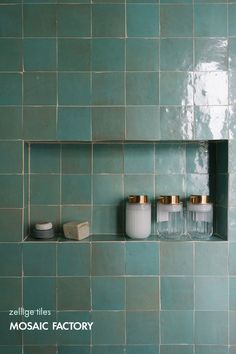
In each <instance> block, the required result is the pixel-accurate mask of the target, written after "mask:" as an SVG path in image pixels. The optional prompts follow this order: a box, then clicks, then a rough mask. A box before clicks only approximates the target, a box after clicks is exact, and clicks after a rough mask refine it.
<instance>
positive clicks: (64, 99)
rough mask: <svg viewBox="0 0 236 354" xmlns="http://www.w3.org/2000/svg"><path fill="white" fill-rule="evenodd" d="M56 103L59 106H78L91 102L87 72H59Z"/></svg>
mask: <svg viewBox="0 0 236 354" xmlns="http://www.w3.org/2000/svg"><path fill="white" fill-rule="evenodd" d="M58 103H59V105H61V106H80V105H84V106H85V105H89V104H90V103H91V88H90V74H89V73H79V74H78V73H59V75H58Z"/></svg>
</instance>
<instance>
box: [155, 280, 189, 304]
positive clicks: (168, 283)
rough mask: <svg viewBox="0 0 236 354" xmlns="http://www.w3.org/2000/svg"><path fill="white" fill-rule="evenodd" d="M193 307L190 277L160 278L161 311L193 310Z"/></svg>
mask: <svg viewBox="0 0 236 354" xmlns="http://www.w3.org/2000/svg"><path fill="white" fill-rule="evenodd" d="M193 305H194V282H193V278H192V277H161V309H162V310H193Z"/></svg>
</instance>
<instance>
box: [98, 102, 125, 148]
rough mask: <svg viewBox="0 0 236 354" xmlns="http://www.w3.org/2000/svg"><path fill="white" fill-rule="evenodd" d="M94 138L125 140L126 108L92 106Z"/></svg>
mask: <svg viewBox="0 0 236 354" xmlns="http://www.w3.org/2000/svg"><path fill="white" fill-rule="evenodd" d="M92 130H93V140H97V141H99V140H123V139H124V137H125V109H124V108H123V107H94V108H92Z"/></svg>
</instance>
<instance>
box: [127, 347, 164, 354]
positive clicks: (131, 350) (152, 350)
mask: <svg viewBox="0 0 236 354" xmlns="http://www.w3.org/2000/svg"><path fill="white" fill-rule="evenodd" d="M126 353H127V354H142V353H146V354H159V347H158V346H157V345H129V346H128V347H126Z"/></svg>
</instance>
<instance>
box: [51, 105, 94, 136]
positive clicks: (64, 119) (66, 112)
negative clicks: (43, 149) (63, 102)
mask: <svg viewBox="0 0 236 354" xmlns="http://www.w3.org/2000/svg"><path fill="white" fill-rule="evenodd" d="M57 138H58V139H59V140H72V141H73V140H81V141H89V140H90V139H91V114H90V108H88V107H60V108H59V110H58V126H57Z"/></svg>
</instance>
